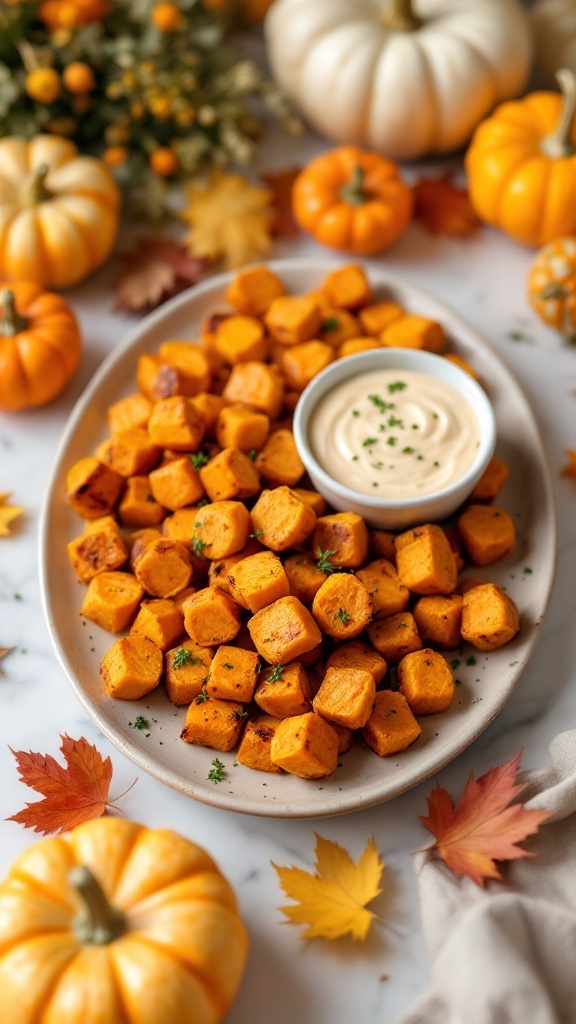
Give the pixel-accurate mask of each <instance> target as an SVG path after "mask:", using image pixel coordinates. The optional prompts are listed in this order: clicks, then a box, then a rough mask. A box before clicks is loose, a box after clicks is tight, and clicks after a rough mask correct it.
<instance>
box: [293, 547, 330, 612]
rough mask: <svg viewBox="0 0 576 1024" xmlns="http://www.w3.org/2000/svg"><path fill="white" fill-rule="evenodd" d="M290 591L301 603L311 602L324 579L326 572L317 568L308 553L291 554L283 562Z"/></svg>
mask: <svg viewBox="0 0 576 1024" xmlns="http://www.w3.org/2000/svg"><path fill="white" fill-rule="evenodd" d="M284 572H285V573H286V576H287V577H288V583H289V586H290V593H291V594H293V596H294V597H297V598H298V600H299V601H302V604H312V601H313V600H314V598H315V597H316V594H317V593H318V591H319V590H320V587H321V586H322V584H323V583H325V581H326V573H324V572H322V570H321V569H319V568H318V566H317V565H316V562H314V561H313V560H312V559H311V558H310V556H309V555H305V554H301V555H291V556H290V558H287V559H286V561H285V562H284Z"/></svg>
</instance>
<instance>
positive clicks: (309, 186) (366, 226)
mask: <svg viewBox="0 0 576 1024" xmlns="http://www.w3.org/2000/svg"><path fill="white" fill-rule="evenodd" d="M292 204H293V209H294V216H295V217H296V220H297V221H298V223H299V224H300V226H301V227H303V228H304V229H305V230H306V231H309V232H310V234H311V235H313V236H314V238H316V239H317V241H319V242H322V244H323V245H327V246H329V247H330V248H331V249H339V250H341V251H342V252H350V253H356V254H357V255H368V254H370V253H375V252H380V251H381V250H382V249H386V248H387V247H388V246H389V245H391V244H392V242H394V241H395V240H396V239H397V238H398V237H399V236H400V235H401V234H402V233H403V232H404V231H405V230H406V228H407V227H408V224H409V223H410V220H411V218H412V210H413V204H414V200H413V196H412V191H411V189H409V188H408V186H407V185H405V184H404V182H403V181H402V179H401V177H400V174H399V170H398V167H397V165H396V164H394V163H392V161H391V160H386V158H385V157H383V156H380V155H379V154H378V153H372V152H370V151H369V150H364V149H359V148H357V147H356V146H340V147H339V148H338V149H333V150H331V151H330V152H329V153H326V154H324V155H322V156H318V157H316V158H315V159H314V160H312V161H311V162H310V163H309V164H308V166H307V167H306V168H305V169H304V170H303V171H302V172H301V173H300V174H299V175H298V177H297V178H296V181H295V182H294V186H293V190H292Z"/></svg>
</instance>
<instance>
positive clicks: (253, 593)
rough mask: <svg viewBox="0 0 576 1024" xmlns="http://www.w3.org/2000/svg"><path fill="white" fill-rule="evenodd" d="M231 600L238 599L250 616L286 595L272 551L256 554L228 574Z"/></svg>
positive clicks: (283, 576) (282, 575)
mask: <svg viewBox="0 0 576 1024" xmlns="http://www.w3.org/2000/svg"><path fill="white" fill-rule="evenodd" d="M228 579H229V581H230V584H231V586H232V596H233V597H235V595H236V594H239V596H240V597H241V598H242V601H243V602H244V604H245V606H246V607H247V608H249V609H250V611H251V612H252V613H253V614H254V613H255V612H259V611H260V609H261V608H265V607H266V605H268V604H272V602H273V601H277V600H278V599H279V598H281V597H287V596H288V594H289V593H290V583H289V581H288V577H287V575H286V573H285V572H284V568H283V566H282V562H281V561H280V559H279V558H278V556H277V555H275V554H274V553H273V552H272V551H260V552H258V553H257V554H255V555H249V556H248V557H247V558H243V559H242V561H241V562H237V563H236V565H235V566H233V568H232V569H231V570H230V572H229V573H228Z"/></svg>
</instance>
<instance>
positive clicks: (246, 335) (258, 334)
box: [216, 314, 270, 366]
mask: <svg viewBox="0 0 576 1024" xmlns="http://www.w3.org/2000/svg"><path fill="white" fill-rule="evenodd" d="M216 349H217V351H218V352H219V353H220V355H221V356H222V358H223V359H225V360H226V362H227V363H230V365H231V366H235V365H236V364H237V363H249V362H252V361H253V360H258V361H259V362H265V361H266V359H267V358H268V353H269V351H270V341H269V339H268V337H267V336H266V331H265V329H264V324H263V323H262V321H261V320H257V319H256V318H255V317H253V316H244V315H242V314H239V315H238V316H228V317H226V319H225V320H223V321H222V323H220V324H219V325H218V327H217V329H216Z"/></svg>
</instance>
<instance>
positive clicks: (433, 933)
mask: <svg viewBox="0 0 576 1024" xmlns="http://www.w3.org/2000/svg"><path fill="white" fill-rule="evenodd" d="M550 756H551V760H552V763H551V764H550V765H549V766H547V767H546V768H543V769H542V770H541V771H538V772H533V773H531V774H530V775H527V776H526V778H525V788H524V789H523V790H522V792H521V793H520V796H521V798H522V800H523V801H525V806H526V807H528V808H531V809H534V810H536V809H538V810H549V811H552V812H553V817H551V818H549V819H548V820H547V821H546V822H545V823H544V824H543V825H541V826H540V830H539V832H538V834H537V835H536V836H534V837H532V838H531V839H529V840H527V841H526V843H525V844H523V845H525V846H526V848H527V849H529V850H531V851H533V852H534V853H536V855H537V856H535V857H531V858H527V859H525V860H520V861H513V862H511V863H509V864H507V865H504V868H503V871H502V874H503V876H504V879H505V884H502V883H501V882H488V884H487V887H486V889H480V888H479V886H477V885H475V884H474V883H473V882H471V881H470V880H469V879H467V878H461V879H460V880H459V881H458V880H457V879H456V878H455V876H454V875H453V874H452V873H451V872H450V871H449V870H448V868H447V867H446V866H445V864H444V863H443V862H442V861H440V860H438V859H437V858H436V857H434V856H433V855H432V854H430V853H421V854H418V855H417V857H416V860H415V871H416V875H417V878H418V885H419V890H420V900H421V907H422V920H423V929H424V938H425V940H426V944H427V946H428V951H429V954H430V959H431V982H430V986H429V988H428V989H427V991H426V992H425V994H424V995H423V996H422V997H421V998H419V999H418V1000H416V1002H415V1003H414V1004H413V1005H412V1006H411V1007H410V1008H409V1009H408V1010H407V1011H406V1012H405V1013H403V1014H402V1016H401V1017H400V1019H399V1021H398V1022H397V1024H576V731H574V732H564V733H561V734H560V735H559V736H557V737H556V738H555V739H554V740H553V741H552V743H551V745H550Z"/></svg>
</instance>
